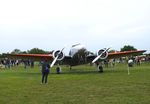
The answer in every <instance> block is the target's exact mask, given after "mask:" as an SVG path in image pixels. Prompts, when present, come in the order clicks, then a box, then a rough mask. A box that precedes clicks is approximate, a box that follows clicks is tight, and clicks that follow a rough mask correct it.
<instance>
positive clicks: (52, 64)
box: [50, 55, 58, 67]
mask: <svg viewBox="0 0 150 104" xmlns="http://www.w3.org/2000/svg"><path fill="white" fill-rule="evenodd" d="M57 58H58V55H57V56H56V57H55V59H54V60H53V62H52V63H51V66H50V67H53V66H54V64H55V62H56V61H57Z"/></svg>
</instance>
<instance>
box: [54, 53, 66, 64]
mask: <svg viewBox="0 0 150 104" xmlns="http://www.w3.org/2000/svg"><path fill="white" fill-rule="evenodd" d="M57 55H58V58H57V61H61V60H63V59H64V57H65V54H64V53H63V52H61V50H57V51H54V52H53V58H56V57H57Z"/></svg>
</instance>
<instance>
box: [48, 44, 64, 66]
mask: <svg viewBox="0 0 150 104" xmlns="http://www.w3.org/2000/svg"><path fill="white" fill-rule="evenodd" d="M64 49H65V47H64V48H62V50H61V51H60V52H59V53H58V54H57V56H56V57H55V59H54V60H53V62H52V63H51V66H50V67H53V66H54V64H55V63H56V61H57V59H58V57H59V54H60V53H61V52H62V51H63V50H64Z"/></svg>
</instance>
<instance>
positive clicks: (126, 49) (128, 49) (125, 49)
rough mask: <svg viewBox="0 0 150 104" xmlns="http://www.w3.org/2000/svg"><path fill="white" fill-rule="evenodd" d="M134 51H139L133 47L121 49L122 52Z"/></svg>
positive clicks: (126, 46)
mask: <svg viewBox="0 0 150 104" xmlns="http://www.w3.org/2000/svg"><path fill="white" fill-rule="evenodd" d="M133 50H137V49H136V48H135V47H134V46H131V45H125V46H124V47H123V48H121V49H120V51H121V52H123V51H133Z"/></svg>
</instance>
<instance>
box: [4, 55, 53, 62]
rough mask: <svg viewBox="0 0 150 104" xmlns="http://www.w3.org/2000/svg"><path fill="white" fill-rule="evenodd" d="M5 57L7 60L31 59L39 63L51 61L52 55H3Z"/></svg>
mask: <svg viewBox="0 0 150 104" xmlns="http://www.w3.org/2000/svg"><path fill="white" fill-rule="evenodd" d="M5 57H7V58H13V59H32V60H34V61H40V60H45V59H47V60H49V61H52V60H53V56H52V54H5Z"/></svg>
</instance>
